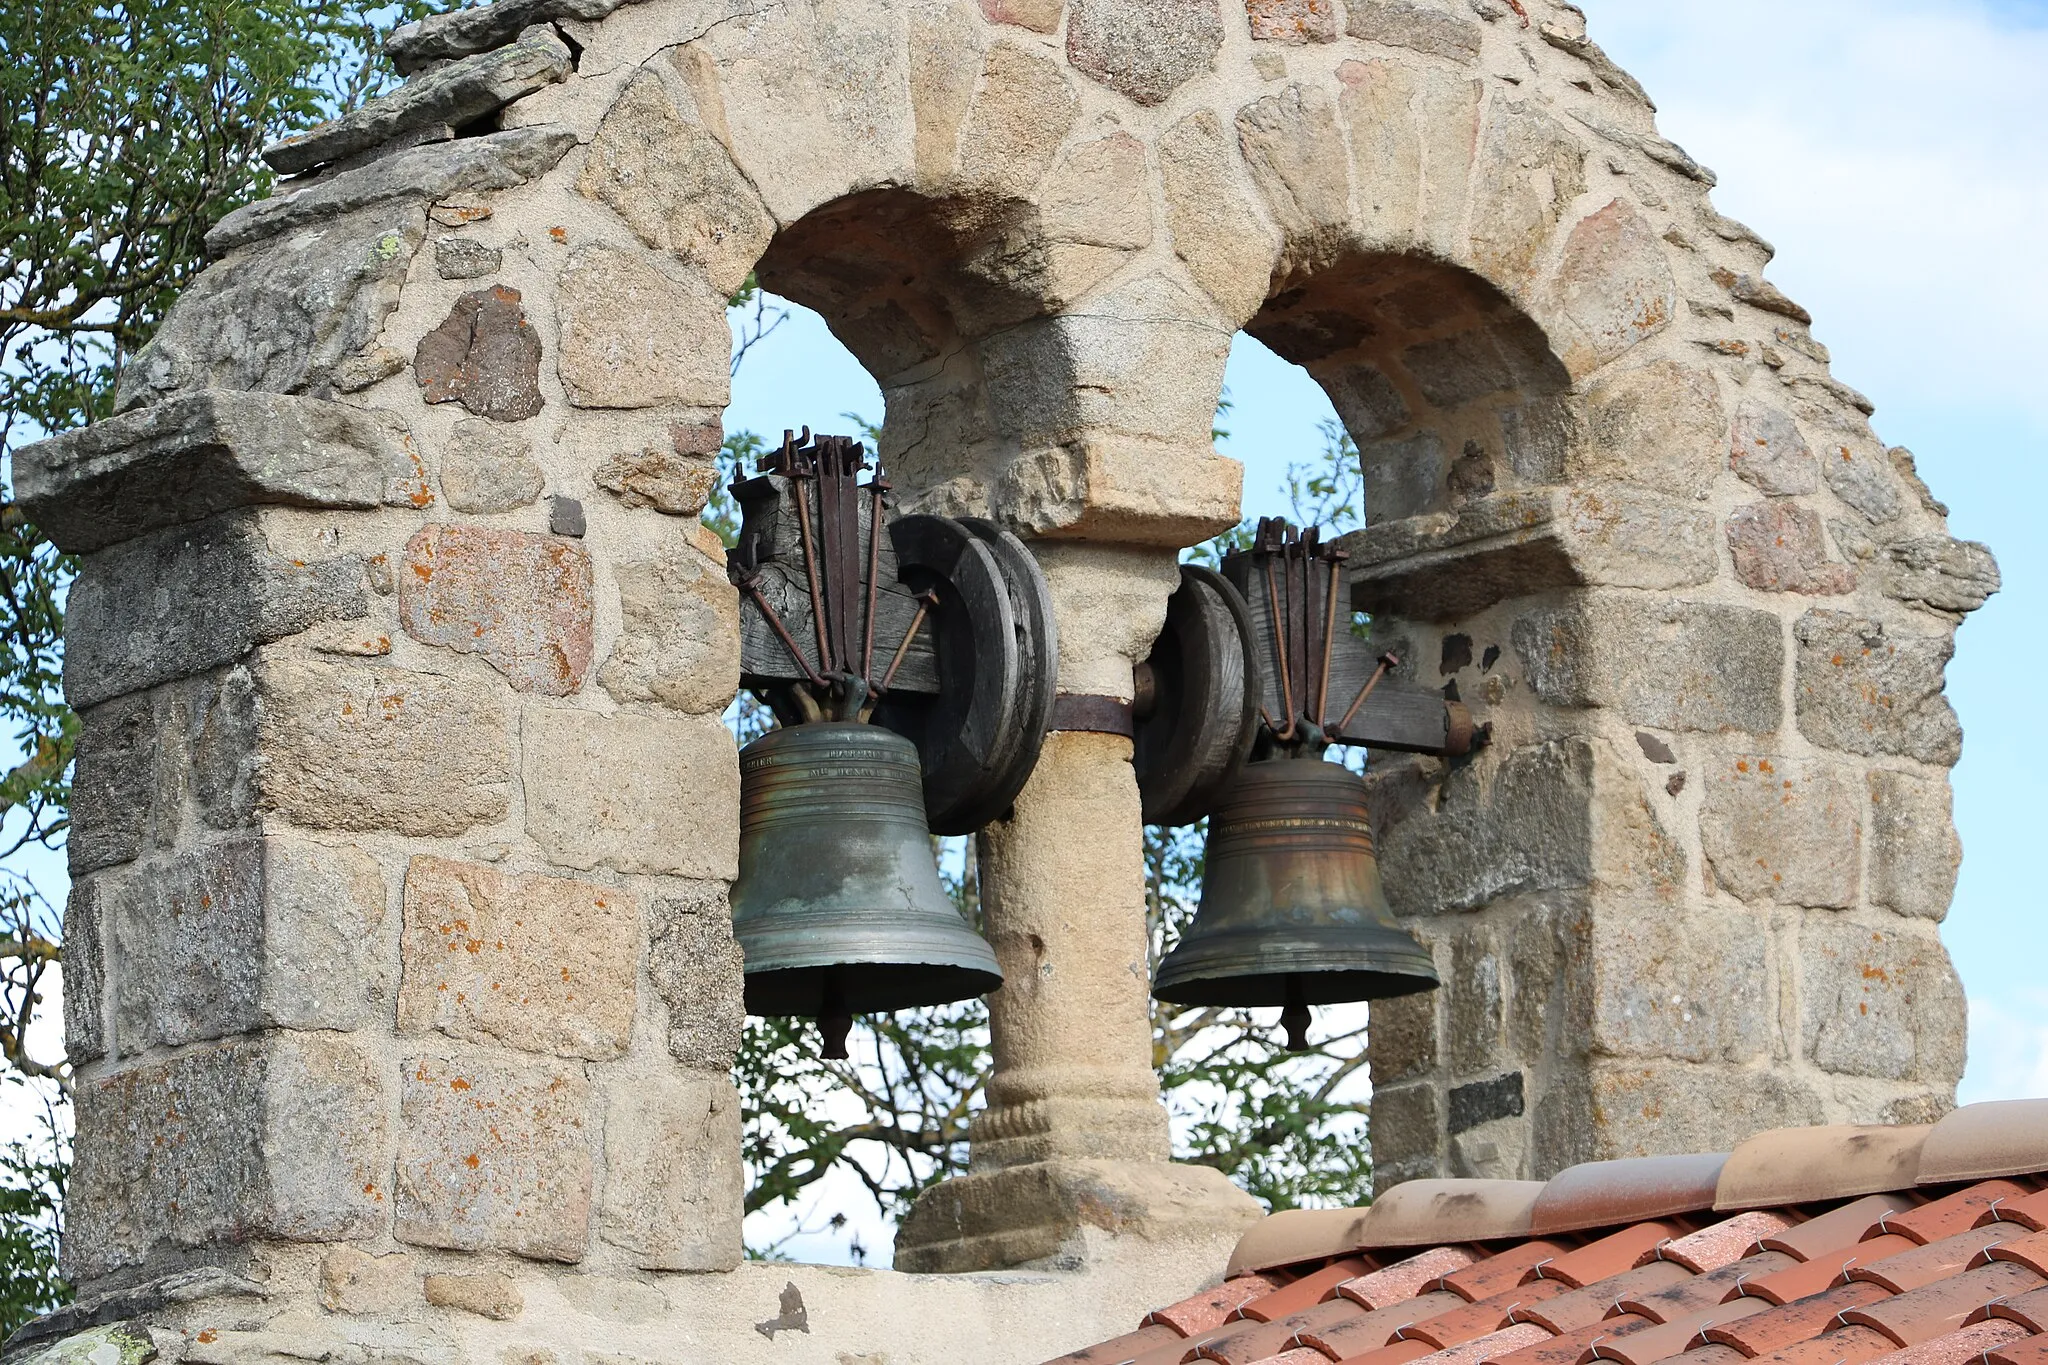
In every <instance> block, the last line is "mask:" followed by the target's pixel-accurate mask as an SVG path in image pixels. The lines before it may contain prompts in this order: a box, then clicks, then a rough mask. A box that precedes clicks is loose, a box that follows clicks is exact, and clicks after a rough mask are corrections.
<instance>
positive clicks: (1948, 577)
mask: <svg viewBox="0 0 2048 1365" xmlns="http://www.w3.org/2000/svg"><path fill="white" fill-rule="evenodd" d="M15 458H16V459H17V460H18V459H20V456H16V457H15ZM17 467H18V466H17ZM1883 575H1884V594H1885V596H1887V597H1892V598H1896V599H1897V600H1899V601H1901V602H1912V603H1915V604H1918V605H1921V606H1928V607H1933V608H1934V609H1935V610H1936V611H1952V612H1969V611H1975V610H1977V608H1979V607H1981V606H1983V605H1984V604H1985V603H1986V602H1988V601H1990V600H1991V595H1992V594H1993V593H1995V592H1997V591H1998V590H1999V588H2000V587H2001V586H2002V580H2001V579H2000V577H1999V572H1998V561H1997V560H1996V559H1994V558H1992V555H1991V551H1990V549H1989V548H1987V547H1986V546H1983V545H1980V544H1978V543H1977V542H1976V541H1973V540H1951V539H1950V538H1949V537H1947V536H1925V537H1922V538H1920V539H1918V540H1904V541H1900V542H1898V543H1897V544H1893V545H1888V546H1886V547H1885V550H1884V562H1883Z"/></svg>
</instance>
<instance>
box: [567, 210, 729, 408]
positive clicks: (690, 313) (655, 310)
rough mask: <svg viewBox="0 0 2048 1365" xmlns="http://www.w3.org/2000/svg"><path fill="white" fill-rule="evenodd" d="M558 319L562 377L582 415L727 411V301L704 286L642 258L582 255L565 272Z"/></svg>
mask: <svg viewBox="0 0 2048 1365" xmlns="http://www.w3.org/2000/svg"><path fill="white" fill-rule="evenodd" d="M556 311H557V312H558V314H559V315H560V321H561V337H562V339H561V343H560V346H561V350H560V354H559V355H557V356H556V358H555V359H556V367H557V369H558V370H559V371H560V373H561V376H562V388H563V389H564V390H565V391H566V392H567V393H568V395H569V401H570V402H571V403H573V404H574V405H576V406H577V407H580V408H648V407H657V406H660V405H663V404H669V403H680V404H687V405H689V406H692V407H706V408H718V407H723V406H724V405H725V401H726V398H727V396H728V394H729V393H730V380H731V364H730V358H731V354H732V333H731V330H730V328H729V327H728V325H727V323H726V320H725V299H724V297H723V296H721V295H720V294H719V293H718V292H717V291H715V290H713V289H712V288H711V286H710V285H709V284H707V283H706V282H705V281H704V280H703V279H702V278H701V277H700V276H696V275H694V274H692V275H690V276H688V277H686V278H685V279H682V280H676V279H672V278H670V277H669V276H668V275H665V274H663V273H662V272H661V271H660V270H658V269H656V268H655V266H654V264H653V262H652V261H650V260H649V259H647V258H646V257H644V256H642V255H640V254H638V253H635V252H627V251H620V250H618V249H617V248H614V247H607V246H584V247H578V248H577V249H576V250H575V251H574V252H572V253H570V256H569V261H568V264H567V265H565V266H564V267H563V269H562V274H561V278H560V280H559V281H558V284H557V294H556Z"/></svg>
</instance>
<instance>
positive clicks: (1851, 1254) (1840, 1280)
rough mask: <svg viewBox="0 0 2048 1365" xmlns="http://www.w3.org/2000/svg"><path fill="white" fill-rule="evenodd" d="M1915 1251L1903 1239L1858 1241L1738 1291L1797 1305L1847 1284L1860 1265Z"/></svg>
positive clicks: (1753, 1282)
mask: <svg viewBox="0 0 2048 1365" xmlns="http://www.w3.org/2000/svg"><path fill="white" fill-rule="evenodd" d="M1912 1250H1914V1246H1913V1244H1912V1243H1911V1242H1909V1241H1907V1240H1906V1239H1905V1238H1903V1237H1879V1238H1877V1239H1876V1240H1875V1241H1869V1242H1858V1243H1856V1244H1855V1245H1854V1246H1849V1247H1843V1248H1842V1249H1841V1250H1839V1251H1835V1252H1823V1253H1821V1254H1820V1255H1818V1256H1815V1257H1814V1258H1813V1259H1812V1260H1810V1261H1806V1262H1804V1263H1802V1264H1800V1265H1796V1266H1793V1267H1792V1268H1791V1269H1790V1270H1781V1271H1779V1272H1778V1273H1777V1274H1775V1275H1765V1276H1762V1277H1761V1278H1759V1279H1754V1280H1749V1281H1746V1282H1745V1283H1744V1284H1743V1286H1742V1288H1741V1289H1740V1290H1739V1291H1738V1292H1739V1293H1741V1294H1743V1295H1745V1296H1747V1297H1749V1298H1757V1299H1765V1300H1767V1301H1769V1302H1771V1303H1775V1304H1781V1305H1782V1304H1788V1303H1794V1302H1797V1301H1798V1300H1800V1299H1804V1298H1810V1297H1812V1296H1813V1295H1815V1294H1819V1293H1821V1292H1823V1291H1824V1290H1827V1289H1831V1288H1833V1287H1835V1286H1837V1285H1841V1284H1845V1283H1847V1282H1848V1280H1849V1272H1850V1271H1852V1270H1854V1269H1856V1268H1857V1267H1858V1266H1861V1265H1870V1264H1874V1263H1876V1262H1878V1261H1882V1260H1885V1259H1887V1258H1889V1257H1892V1256H1896V1255H1898V1254H1899V1253H1900V1252H1902V1251H1912ZM1887 1292H1889V1291H1887Z"/></svg>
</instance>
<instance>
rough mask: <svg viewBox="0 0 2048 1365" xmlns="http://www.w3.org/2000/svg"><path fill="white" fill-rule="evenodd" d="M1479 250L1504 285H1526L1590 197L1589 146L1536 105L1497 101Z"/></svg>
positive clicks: (1477, 223) (1486, 155)
mask: <svg viewBox="0 0 2048 1365" xmlns="http://www.w3.org/2000/svg"><path fill="white" fill-rule="evenodd" d="M1477 174H1478V185H1479V188H1478V190H1477V192H1476V193H1475V195H1474V197H1473V204H1472V223H1473V227H1472V251H1473V256H1474V258H1475V260H1476V261H1477V262H1478V264H1479V266H1480V268H1481V269H1482V271H1483V272H1485V273H1486V275H1487V277H1488V278H1489V279H1491V280H1493V281H1494V282H1495V283H1496V284H1501V285H1512V284H1515V283H1518V282H1520V281H1523V280H1526V279H1528V278H1529V276H1530V275H1531V274H1532V273H1533V271H1534V270H1535V267H1536V264H1537V262H1538V260H1539V259H1541V257H1542V255H1543V251H1544V248H1545V247H1546V246H1547V245H1548V244H1549V242H1550V239H1551V236H1552V235H1553V234H1554V233H1555V232H1556V231H1557V227H1558V224H1559V222H1560V221H1561V220H1562V219H1563V217H1564V214H1565V211H1566V209H1568V208H1569V207H1570V206H1571V203H1572V201H1573V200H1575V199H1577V198H1578V197H1579V196H1580V195H1582V194H1584V193H1585V192H1586V149H1585V148H1584V147H1583V146H1582V145H1580V143H1579V142H1578V140H1577V139H1575V138H1574V137H1573V136H1572V135H1571V134H1570V133H1569V132H1568V131H1566V129H1565V127H1564V125H1563V124H1561V123H1559V122H1558V121H1557V120H1556V119H1553V118H1551V117H1550V116H1549V115H1548V114H1545V113H1543V112H1541V111H1540V110H1538V109H1537V108H1535V107H1534V106H1533V105H1530V104H1514V103H1510V102H1507V101H1496V102H1495V105H1494V108H1493V110H1492V112H1491V114H1490V116H1489V117H1488V119H1487V123H1486V129H1485V131H1484V133H1483V134H1482V135H1481V140H1480V144H1479V165H1478V169H1477Z"/></svg>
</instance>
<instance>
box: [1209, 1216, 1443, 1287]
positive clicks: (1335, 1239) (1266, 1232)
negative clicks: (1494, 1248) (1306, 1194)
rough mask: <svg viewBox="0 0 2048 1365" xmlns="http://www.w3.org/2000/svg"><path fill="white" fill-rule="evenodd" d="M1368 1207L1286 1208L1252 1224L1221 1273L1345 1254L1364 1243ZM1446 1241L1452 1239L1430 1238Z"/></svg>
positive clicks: (1266, 1268)
mask: <svg viewBox="0 0 2048 1365" xmlns="http://www.w3.org/2000/svg"><path fill="white" fill-rule="evenodd" d="M1371 1213H1372V1209H1370V1208H1363V1209H1286V1210H1284V1211H1282V1212H1280V1213H1275V1214H1271V1215H1269V1216H1267V1217H1265V1218H1261V1219H1260V1220H1259V1221H1258V1222H1256V1223H1254V1224H1252V1226H1251V1230H1250V1231H1249V1232H1247V1233H1245V1235H1244V1236H1243V1237H1241V1238H1239V1239H1238V1243H1237V1249H1236V1250H1234V1251H1232V1252H1231V1253H1230V1264H1229V1265H1228V1266H1227V1267H1225V1268H1224V1272H1223V1273H1224V1275H1225V1277H1226V1278H1227V1277H1229V1276H1233V1275H1245V1274H1250V1273H1251V1272H1253V1271H1259V1270H1271V1269H1272V1268H1273V1267H1275V1266H1283V1265H1299V1264H1300V1263H1301V1262H1303V1261H1323V1260H1328V1259H1329V1258H1330V1257H1332V1256H1348V1255H1350V1254H1351V1253H1352V1252H1354V1251H1356V1250H1358V1249H1359V1248H1360V1247H1362V1246H1364V1245H1365V1244H1366V1240H1367V1239H1366V1237H1365V1235H1364V1228H1365V1224H1366V1220H1367V1218H1368V1216H1369V1215H1370V1214H1371ZM1433 1240H1435V1241H1440V1242H1448V1241H1451V1240H1453V1239H1451V1238H1449V1237H1439V1238H1435V1239H1433Z"/></svg>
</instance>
